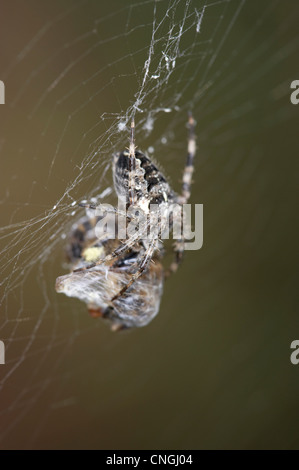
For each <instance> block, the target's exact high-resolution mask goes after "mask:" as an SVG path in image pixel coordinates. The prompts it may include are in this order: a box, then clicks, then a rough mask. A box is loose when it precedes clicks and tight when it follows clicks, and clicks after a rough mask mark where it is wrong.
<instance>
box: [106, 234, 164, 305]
mask: <svg viewBox="0 0 299 470" xmlns="http://www.w3.org/2000/svg"><path fill="white" fill-rule="evenodd" d="M156 243H157V240H156V239H152V241H151V243H150V245H149V247H148V248H147V250H146V252H145V253H144V256H143V257H142V260H141V263H140V265H139V268H138V270H137V271H136V273H134V274H133V275H132V277H131V279H130V280H129V282H128V283H127V284H126V285H125V286H124V287H123V288H122V289H121V290H120V291H119V292H118V293H117V294H116V295H114V296H113V297H112V299H111V302H114V301H115V300H117V299H118V298H119V297H121V296H122V295H123V294H124V293H125V292H126V291H127V290H128V289H129V287H131V285H132V284H134V282H135V281H137V279H138V278H139V277H140V276H141V275H142V273H143V272H144V271H145V269H146V268H147V266H148V264H149V262H150V260H151V259H152V255H153V253H154V251H155V248H156Z"/></svg>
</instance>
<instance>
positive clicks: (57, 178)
mask: <svg viewBox="0 0 299 470" xmlns="http://www.w3.org/2000/svg"><path fill="white" fill-rule="evenodd" d="M298 21H299V5H298V4H297V3H296V2H295V1H292V0H287V1H286V0H284V1H282V0H280V1H273V0H265V1H263V2H260V1H258V0H250V1H249V0H247V1H246V0H244V1H242V0H231V1H224V0H220V1H218V2H213V1H209V0H206V1H200V0H197V1H192V0H191V1H189V2H183V1H181V0H175V1H169V2H168V1H164V0H162V1H160V2H155V1H151V0H150V1H144V0H143V1H137V2H132V1H128V2H125V3H124V2H122V1H120V0H114V1H113V2H111V1H109V2H108V1H101V2H96V1H93V0H87V1H75V0H74V1H71V0H68V1H67V0H63V1H57V0H55V1H52V2H38V1H37V0H29V1H27V2H22V1H18V0H13V1H2V2H1V19H0V45H1V46H0V80H3V82H4V83H5V105H2V106H0V157H1V173H0V209H1V229H0V241H1V300H2V302H1V307H0V308H1V310H0V328H1V329H0V339H1V340H2V341H4V343H5V347H6V364H5V365H1V366H0V446H1V448H2V449H18V448H22V449H23V448H35V449H40V448H54V449H58V448H59V449H63V448H70V449H76V448H97V449H117V448H118V449H155V448H156V449H190V448H195V449H241V448H246V449H255V448H258V449H262V448H269V449H275V448H283V449H294V448H298V439H299V431H298V425H297V424H298V418H299V409H298V393H299V365H298V366H295V365H293V364H291V362H290V354H291V349H290V344H291V342H292V341H293V340H294V339H299V338H298V336H299V331H298V327H299V325H298V316H297V311H296V310H297V309H296V307H297V306H298V297H297V292H298V288H297V283H296V282H295V281H297V262H298V259H297V256H298V249H297V234H296V232H297V228H298V227H297V224H298V222H297V216H296V208H295V201H296V196H297V194H296V192H295V189H297V186H296V184H295V183H296V179H297V174H298V157H297V137H298V113H299V106H295V105H293V104H291V102H290V94H291V91H292V90H291V89H290V84H291V82H292V81H293V80H296V79H299V62H298V52H299V38H298V26H297V25H298ZM189 109H191V110H192V112H193V114H194V117H195V119H196V121H197V126H196V133H197V145H198V150H197V155H196V162H195V174H194V184H193V187H192V197H191V202H192V203H202V204H203V207H204V243H203V247H202V249H201V250H199V251H194V252H190V251H189V252H187V253H186V256H185V260H184V263H183V265H182V266H181V267H180V269H179V271H178V272H177V274H176V275H175V276H173V277H172V278H171V279H169V280H168V281H167V282H166V284H165V289H164V294H163V298H162V304H161V308H160V313H159V315H158V316H157V317H156V318H155V319H154V320H153V322H152V323H150V324H149V325H148V326H147V327H145V328H141V329H137V330H134V331H128V332H123V333H119V334H116V333H112V332H110V330H109V326H108V325H107V324H105V322H103V321H102V320H95V319H93V318H91V317H89V315H88V313H87V310H86V307H85V305H84V304H82V303H81V302H80V301H78V300H76V299H70V298H67V297H65V296H63V295H62V294H57V293H56V292H55V288H54V286H55V279H56V277H58V276H60V275H62V274H64V273H66V272H67V270H66V268H65V266H64V251H63V250H64V244H65V237H66V235H67V234H68V232H69V230H70V228H71V226H72V224H73V223H74V222H76V221H77V219H78V218H79V217H80V216H81V215H82V214H83V209H80V208H78V207H77V202H76V201H78V200H82V199H84V198H87V199H89V198H90V197H92V196H94V195H97V194H100V193H101V192H102V191H104V190H105V189H106V188H109V187H111V185H112V176H111V165H110V162H111V155H112V153H113V152H114V151H116V150H122V149H123V148H124V147H125V146H127V144H128V130H127V129H128V124H129V122H130V118H131V116H132V114H133V113H134V112H136V116H135V118H136V143H137V145H138V147H139V148H140V149H141V150H143V151H147V152H148V153H149V154H150V155H154V158H155V160H156V161H157V162H158V164H159V165H160V166H162V167H163V169H164V170H165V173H166V174H167V175H169V177H170V179H171V181H172V185H173V187H174V188H175V189H176V190H178V191H179V189H180V184H181V183H180V181H181V177H182V169H183V165H184V161H185V154H186V143H187V141H186V126H185V124H186V116H187V111H188V110H189ZM126 126H127V128H126ZM105 202H109V203H110V202H111V203H113V202H115V198H114V196H113V195H111V196H109V197H108V199H105Z"/></svg>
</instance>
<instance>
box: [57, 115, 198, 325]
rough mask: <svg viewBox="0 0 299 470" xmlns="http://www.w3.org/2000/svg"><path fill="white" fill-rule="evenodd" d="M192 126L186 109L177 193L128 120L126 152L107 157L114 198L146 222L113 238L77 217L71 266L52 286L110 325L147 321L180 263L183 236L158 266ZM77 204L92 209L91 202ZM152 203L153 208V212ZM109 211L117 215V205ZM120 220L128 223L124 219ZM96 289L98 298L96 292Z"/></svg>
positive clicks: (186, 179) (186, 186) (187, 180)
mask: <svg viewBox="0 0 299 470" xmlns="http://www.w3.org/2000/svg"><path fill="white" fill-rule="evenodd" d="M194 126H195V123H194V119H193V117H192V114H191V113H189V119H188V129H189V132H188V154H187V161H186V164H185V169H184V174H183V185H182V191H181V194H180V195H178V194H177V193H175V192H174V191H173V189H172V188H171V186H170V185H169V183H168V182H167V179H166V178H165V176H164V175H163V174H162V172H161V171H159V169H158V168H157V166H156V165H155V164H154V163H153V162H152V161H151V160H150V159H149V157H147V156H146V155H145V154H144V153H142V152H140V151H139V150H137V148H136V146H135V123H134V120H132V122H131V136H130V145H129V148H128V150H125V151H123V152H119V153H117V154H115V155H114V156H113V162H112V170H113V182H114V188H115V192H116V194H117V196H118V197H119V198H122V199H124V200H125V203H126V209H127V210H128V209H129V208H134V210H135V213H138V212H143V213H144V214H145V215H146V222H145V223H143V225H141V226H140V227H139V229H138V231H137V232H133V233H130V234H129V235H128V236H127V238H126V239H125V240H124V241H123V242H122V241H121V240H120V239H118V238H116V239H115V240H108V238H109V237H106V239H105V237H104V238H103V239H102V240H97V239H96V236H95V235H94V232H93V231H92V230H91V229H92V228H94V226H95V225H96V223H97V221H98V220H99V217H94V218H93V219H92V220H91V219H90V220H88V219H86V218H85V219H83V220H81V223H79V224H78V225H77V226H76V227H75V229H74V231H73V234H72V237H71V241H70V244H69V249H68V253H69V259H70V261H71V262H72V265H73V268H74V269H73V272H72V273H71V274H70V275H67V276H61V277H60V278H58V279H57V282H56V290H57V291H58V292H64V293H66V294H67V295H70V296H76V297H79V298H81V299H82V300H85V301H86V303H87V304H88V307H89V311H90V313H91V314H92V315H93V316H104V317H106V318H109V319H110V320H112V322H113V323H114V325H116V328H115V329H119V328H128V327H133V326H143V325H145V324H147V323H148V322H149V321H151V319H152V318H153V317H154V316H155V315H156V314H157V313H158V310H159V303H160V297H161V295H162V288H163V277H164V276H165V277H168V276H169V275H170V274H171V273H174V272H176V271H177V268H178V266H179V264H180V263H181V261H182V258H183V251H184V238H183V236H181V237H180V238H178V239H176V242H175V244H174V260H173V262H172V263H171V264H170V266H169V268H168V270H167V271H164V270H163V267H162V264H161V258H162V256H163V253H162V250H161V246H162V245H161V237H162V234H163V232H164V231H165V229H166V225H167V224H168V223H169V224H170V229H173V224H174V222H175V214H174V213H172V212H171V211H172V207H173V204H176V205H178V206H179V207H182V206H183V204H186V203H187V202H188V200H189V198H190V194H191V180H192V174H193V170H194V167H193V160H194V156H195V148H196V145H195V134H194ZM80 206H81V207H85V208H87V209H91V210H95V209H97V207H96V206H95V205H93V204H85V203H84V204H80ZM157 207H158V208H159V211H156V210H155V208H157ZM114 211H115V213H117V209H115V210H114ZM161 214H163V215H164V217H161ZM126 221H127V223H128V221H129V217H127V219H126ZM149 226H150V235H149V233H148V231H149ZM84 235H87V238H89V241H88V240H86V239H85V236H84ZM107 271H108V273H109V274H108V277H107ZM105 273H106V274H105ZM105 276H106V280H107V282H105V280H104V278H105ZM109 276H110V277H109ZM113 276H114V277H113ZM69 281H71V282H69ZM96 281H97V282H98V284H97V285H96V284H95V282H96ZM86 283H87V284H86ZM104 285H105V287H104V288H103V286H104ZM84 289H85V290H84ZM97 291H99V292H100V296H97V294H98V293H99V292H97ZM82 292H83V293H82ZM109 293H110V298H109ZM95 298H96V300H95Z"/></svg>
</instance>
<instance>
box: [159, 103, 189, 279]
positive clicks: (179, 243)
mask: <svg viewBox="0 0 299 470" xmlns="http://www.w3.org/2000/svg"><path fill="white" fill-rule="evenodd" d="M188 128H189V133H188V153H187V160H186V164H185V169H184V174H183V186H182V194H181V196H179V198H178V202H179V203H180V204H182V205H183V204H186V203H187V202H188V200H189V198H190V195H191V183H192V175H193V171H194V165H193V161H194V157H195V150H196V142H195V132H194V128H195V122H194V119H193V116H192V114H191V112H190V113H189V119H188ZM184 243H185V240H184V239H183V238H181V239H178V240H176V242H175V245H174V246H175V248H174V260H173V262H172V263H171V265H170V266H169V268H168V270H167V271H166V272H165V277H169V276H170V275H171V274H172V273H175V272H176V271H177V269H178V267H179V265H180V264H181V262H182V260H183V254H184Z"/></svg>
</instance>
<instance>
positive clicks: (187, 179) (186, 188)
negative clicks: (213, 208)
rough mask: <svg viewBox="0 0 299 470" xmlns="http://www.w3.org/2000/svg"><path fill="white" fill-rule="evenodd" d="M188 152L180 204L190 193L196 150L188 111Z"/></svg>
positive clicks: (192, 124)
mask: <svg viewBox="0 0 299 470" xmlns="http://www.w3.org/2000/svg"><path fill="white" fill-rule="evenodd" d="M188 128H189V134H188V154H187V160H186V164H185V169H184V174H183V186H182V194H181V196H179V202H180V204H186V203H187V202H188V200H189V198H190V195H191V183H192V175H193V171H194V166H193V161H194V157H195V150H196V143H195V132H194V128H195V122H194V119H193V116H192V114H191V113H189V120H188Z"/></svg>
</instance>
